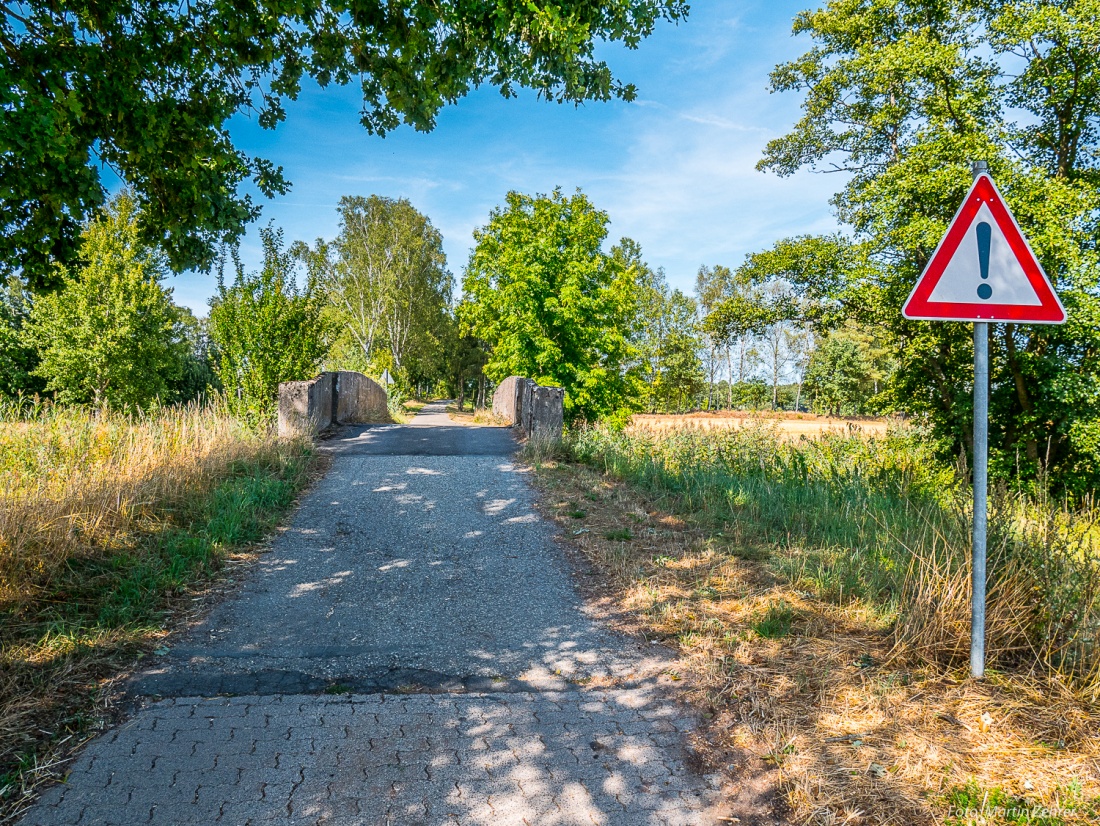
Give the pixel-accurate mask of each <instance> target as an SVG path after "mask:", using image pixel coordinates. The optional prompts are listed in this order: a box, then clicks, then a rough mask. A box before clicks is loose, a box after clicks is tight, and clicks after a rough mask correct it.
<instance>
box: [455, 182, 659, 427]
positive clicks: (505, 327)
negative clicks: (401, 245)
mask: <svg viewBox="0 0 1100 826" xmlns="http://www.w3.org/2000/svg"><path fill="white" fill-rule="evenodd" d="M506 204H507V205H506V207H505V208H497V209H494V210H493V212H492V214H491V215H490V218H489V223H488V224H487V225H486V226H485V227H482V228H481V229H478V230H476V231H475V232H474V240H475V242H476V245H475V247H474V250H473V251H472V252H471V254H470V261H469V263H468V264H467V266H466V273H465V276H464V278H463V282H462V288H463V293H464V300H463V303H462V305H461V307H460V310H461V315H460V321H461V323H462V329H463V331H464V332H467V333H470V334H472V335H474V336H476V337H477V338H479V339H481V340H483V341H485V342H486V343H487V344H488V345H489V347H490V355H489V360H488V362H487V364H486V366H485V373H486V375H487V376H489V378H490V379H492V380H493V381H494V382H500V381H501V380H503V379H504V378H506V377H507V376H510V375H519V376H527V377H528V378H532V379H534V380H535V381H537V382H539V383H540V384H544V385H557V386H560V387H563V388H564V389H565V415H566V418H567V420H569V421H577V420H588V421H593V420H596V419H599V418H601V417H604V416H607V415H609V414H612V413H614V412H615V411H617V410H621V409H624V408H629V407H633V406H634V405H635V404H636V402H637V399H638V398H639V397H640V396H641V392H642V391H641V388H640V386H639V385H640V382H639V380H638V378H637V376H636V375H635V374H634V372H632V371H630V370H628V367H629V366H630V365H631V363H632V362H633V361H634V359H635V348H634V346H633V345H632V342H631V338H632V336H633V333H634V330H635V327H636V324H637V317H638V313H639V306H638V299H639V291H638V288H637V279H638V268H637V267H636V266H633V265H629V264H627V263H625V261H624V260H623V259H622V257H621V256H618V255H608V254H606V253H604V252H603V250H602V249H601V245H602V244H603V241H604V239H605V238H606V236H607V223H608V217H607V213H605V212H601V211H599V210H597V209H596V208H595V207H593V206H592V204H591V203H590V202H589V201H588V199H587V198H586V197H585V196H584V195H583V194H582V193H581V192H579V191H578V192H577V193H576V194H575V195H573V196H572V197H568V198H567V197H566V196H564V195H563V194H562V192H561V190H554V192H553V193H552V194H551V195H549V196H546V195H537V196H534V197H532V196H529V195H521V194H520V193H518V192H510V193H508V197H507V202H506Z"/></svg>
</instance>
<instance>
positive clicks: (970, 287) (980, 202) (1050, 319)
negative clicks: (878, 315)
mask: <svg viewBox="0 0 1100 826" xmlns="http://www.w3.org/2000/svg"><path fill="white" fill-rule="evenodd" d="M901 314H902V315H903V316H905V317H906V318H913V319H929V320H937V321H1012V322H1023V323H1027V324H1062V323H1063V322H1065V320H1066V311H1065V309H1063V307H1062V302H1061V301H1059V300H1058V296H1057V295H1056V294H1055V293H1054V288H1053V287H1052V286H1051V283H1050V279H1048V278H1047V276H1046V273H1045V272H1043V268H1042V266H1041V265H1040V264H1039V260H1038V259H1037V258H1036V257H1035V253H1033V252H1032V251H1031V247H1029V246H1028V245H1027V241H1026V240H1024V236H1023V233H1022V232H1020V227H1019V226H1018V225H1017V224H1016V219H1015V218H1013V217H1012V214H1011V213H1010V212H1009V211H1008V207H1006V206H1005V202H1004V200H1003V199H1002V198H1001V193H1000V192H998V191H997V187H996V186H994V185H993V179H992V178H990V177H989V176H988V175H986V174H984V173H983V174H981V175H979V176H978V178H977V180H975V181H974V186H972V187H971V188H970V193H969V194H968V195H967V196H966V200H965V201H963V204H962V206H961V207H959V211H958V212H957V213H955V218H954V219H953V220H952V221H951V225H950V226H949V227H948V228H947V234H946V235H945V236H944V237H943V240H942V241H940V245H939V246H938V247H936V251H935V252H934V253H932V258H931V260H930V261H929V262H928V266H927V267H925V268H924V272H923V273H921V277H920V278H919V279H917V284H916V286H915V287H913V292H911V293H910V294H909V298H908V299H906V301H905V305H904V306H903V307H902V310H901Z"/></svg>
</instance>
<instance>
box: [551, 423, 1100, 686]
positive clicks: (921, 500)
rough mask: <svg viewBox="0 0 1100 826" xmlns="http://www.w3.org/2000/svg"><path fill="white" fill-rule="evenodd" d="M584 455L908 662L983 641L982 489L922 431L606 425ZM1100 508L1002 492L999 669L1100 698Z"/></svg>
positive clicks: (994, 649)
mask: <svg viewBox="0 0 1100 826" xmlns="http://www.w3.org/2000/svg"><path fill="white" fill-rule="evenodd" d="M567 448H568V450H569V451H570V454H571V455H572V456H573V457H574V458H576V459H578V460H580V461H582V462H586V463H589V464H595V465H597V466H599V467H601V468H602V469H603V470H604V471H605V472H607V473H610V474H612V475H613V476H617V477H619V478H622V479H625V480H627V481H630V482H632V483H633V484H636V485H639V486H641V487H643V488H645V489H647V490H649V491H651V492H655V493H659V494H661V495H664V496H667V497H672V498H675V499H676V500H677V502H678V503H679V504H678V506H679V507H681V508H685V509H687V510H690V511H693V512H695V513H697V514H700V515H702V516H705V517H707V518H709V519H710V521H711V522H712V524H714V525H715V526H717V527H718V529H719V530H720V531H721V534H722V535H723V536H724V537H725V538H727V539H729V540H730V543H731V544H733V545H737V546H739V547H742V548H744V547H748V546H753V545H757V546H764V547H767V548H779V549H781V551H782V553H779V554H776V555H775V556H774V558H773V560H772V564H773V566H774V567H775V568H776V569H777V570H778V571H779V572H780V573H782V574H783V575H784V576H785V577H787V578H788V579H789V580H791V581H792V582H794V583H796V584H799V585H801V586H802V587H805V588H806V589H807V590H810V591H812V592H813V593H815V594H817V595H819V596H821V597H823V598H825V599H827V600H829V601H832V602H834V603H837V604H844V603H846V602H850V601H853V600H855V601H860V602H862V603H864V604H865V605H866V606H867V608H868V609H869V610H872V611H874V612H876V613H877V614H878V615H879V616H880V617H881V619H882V621H883V623H884V624H886V625H889V626H890V627H892V628H893V630H894V634H895V636H896V638H897V642H898V648H897V651H898V655H899V656H916V657H919V658H924V659H926V660H929V661H939V662H946V663H958V662H961V661H963V660H965V659H966V658H967V657H968V654H969V646H970V620H969V617H970V573H969V572H970V547H971V538H970V510H971V505H970V502H971V493H970V488H969V486H968V485H967V484H965V482H964V481H962V480H961V478H960V474H959V473H958V472H957V470H956V469H955V468H952V467H947V466H944V465H943V464H942V463H940V462H939V461H937V460H936V458H935V455H934V452H933V449H932V446H931V444H930V442H929V441H928V440H927V439H926V438H924V437H923V436H922V435H921V433H920V432H919V431H918V430H916V429H913V428H906V429H899V430H893V431H890V432H888V433H887V434H886V435H884V436H875V437H867V436H866V435H862V434H861V435H847V434H841V433H833V434H823V435H822V436H821V437H820V438H817V439H813V440H809V439H800V440H797V441H792V440H789V439H786V438H784V437H783V435H782V434H781V433H780V432H779V430H778V429H777V428H776V427H775V426H774V425H769V424H767V423H761V424H760V425H759V426H756V427H750V428H746V429H741V430H727V431H723V432H710V433H700V432H697V431H690V430H689V431H679V432H673V433H669V434H651V433H637V432H635V433H623V432H615V431H611V430H607V429H603V428H593V429H589V430H583V431H580V432H579V433H577V434H574V435H573V436H572V438H571V440H570V441H569V442H567ZM1098 518H1100V509H1097V508H1095V507H1094V506H1093V504H1092V503H1091V502H1085V503H1083V504H1080V505H1078V506H1075V507H1071V506H1070V505H1069V504H1068V503H1067V502H1062V501H1056V500H1054V499H1052V498H1051V497H1050V496H1049V494H1045V493H1041V494H1038V495H1029V494H1024V493H1013V492H1010V491H1008V490H1006V489H1005V488H1003V487H998V488H995V489H994V491H993V495H992V497H991V512H990V519H989V524H990V547H989V562H988V572H989V593H988V632H987V633H988V642H987V651H988V654H989V657H990V660H991V663H992V664H993V665H994V666H998V667H1005V668H1013V669H1020V668H1023V669H1025V670H1040V671H1051V672H1057V673H1059V674H1061V675H1063V676H1065V677H1066V678H1068V679H1070V680H1072V681H1073V683H1074V684H1075V685H1077V686H1079V687H1080V689H1081V690H1082V691H1086V692H1088V693H1089V694H1090V695H1091V696H1092V697H1093V698H1094V699H1095V698H1100V528H1098V526H1097V519H1098Z"/></svg>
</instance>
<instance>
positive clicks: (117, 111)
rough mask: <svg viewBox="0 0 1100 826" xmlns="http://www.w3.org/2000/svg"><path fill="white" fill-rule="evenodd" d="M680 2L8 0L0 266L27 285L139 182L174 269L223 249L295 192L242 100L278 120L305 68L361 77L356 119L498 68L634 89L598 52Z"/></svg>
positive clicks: (565, 93) (604, 90)
mask: <svg viewBox="0 0 1100 826" xmlns="http://www.w3.org/2000/svg"><path fill="white" fill-rule="evenodd" d="M686 13H687V5H686V3H685V2H684V0H616V2H600V3H572V2H562V0H548V1H547V2H539V3H469V2H459V1H458V0H431V2H429V0H405V1H404V2H388V3H367V4H355V3H350V4H349V3H347V2H341V1H340V0H336V2H307V3H298V2H289V0H242V2H235V3H223V2H220V0H191V2H188V3H186V4H173V3H161V2H155V1H154V0H136V2H122V0H104V2H100V3H96V4H94V5H92V6H89V5H88V4H86V3H79V2H73V0H57V2H51V3H13V2H5V3H4V15H3V17H0V45H2V47H3V50H2V57H0V89H2V90H3V91H2V92H0V100H2V103H3V105H0V179H2V180H3V181H4V186H3V188H2V189H0V227H2V232H0V239H2V241H0V265H6V266H8V267H17V268H21V269H22V270H23V272H24V273H25V274H27V275H29V276H30V277H31V280H32V282H34V285H35V286H38V285H40V284H41V283H42V282H44V281H49V280H50V279H51V278H52V277H53V270H52V268H51V263H52V262H54V261H62V262H67V261H70V260H71V259H72V257H73V256H74V255H75V252H76V248H77V244H76V239H77V236H78V233H79V227H80V222H81V221H82V220H83V219H85V218H86V217H87V216H89V215H90V214H91V213H92V211H93V210H95V209H96V208H97V207H98V206H99V205H100V204H101V203H103V200H104V197H105V188H104V184H103V182H102V180H101V178H100V170H101V169H102V168H103V167H104V166H106V167H109V168H110V169H111V170H112V171H113V172H114V173H116V174H118V175H119V176H120V177H121V178H122V179H123V180H124V181H126V183H127V184H128V185H129V186H130V187H131V188H132V190H133V192H134V197H135V199H136V201H137V203H138V205H139V207H140V208H141V228H142V235H143V238H144V239H145V240H146V241H147V242H149V243H153V242H155V243H157V244H159V245H161V246H162V247H163V249H164V251H165V252H166V253H167V255H168V258H169V262H170V264H171V266H172V267H173V268H175V269H182V268H185V267H191V266H198V267H206V266H210V265H211V264H212V263H214V260H215V251H216V248H217V243H218V241H220V240H221V241H230V242H232V241H233V240H234V239H235V238H237V237H239V236H240V234H241V233H242V232H243V229H244V227H245V226H246V224H247V223H248V222H249V221H251V220H253V219H255V218H256V216H257V212H258V209H257V206H256V204H255V203H254V202H253V201H252V199H251V198H250V197H249V195H248V194H247V192H246V190H248V189H249V188H250V187H252V186H254V187H255V188H256V189H257V190H259V191H260V192H262V193H263V194H264V195H267V196H268V197H271V196H272V195H274V194H277V193H283V192H286V191H287V189H288V187H289V184H288V183H287V181H286V180H285V179H284V178H283V175H282V170H281V169H279V168H276V167H275V166H274V165H272V164H271V163H270V162H268V161H265V160H263V159H260V158H252V157H249V156H248V155H246V154H245V153H244V152H242V151H241V150H239V149H238V148H236V147H235V146H234V145H233V143H232V141H231V140H230V136H229V132H228V130H227V123H228V121H229V120H230V119H231V118H232V117H233V116H234V115H237V114H241V113H247V114H249V115H252V116H254V117H255V120H256V122H257V123H258V124H259V125H260V126H261V127H263V128H266V129H272V128H275V127H276V126H277V125H278V123H279V122H280V121H282V120H283V119H284V117H285V111H284V104H285V101H286V100H288V99H294V98H296V97H297V95H298V93H299V91H300V88H301V84H302V81H303V80H304V79H305V78H306V77H310V78H312V79H314V80H316V81H317V82H318V83H319V84H320V85H321V86H328V85H329V84H338V85H346V84H349V83H351V82H353V81H358V82H359V84H360V86H361V90H362V95H363V105H362V110H361V111H362V118H361V119H362V123H363V125H364V126H365V127H366V129H367V130H368V131H369V132H372V133H377V134H385V133H386V132H387V131H389V130H391V129H394V128H396V127H397V126H398V125H399V124H401V123H402V122H404V123H407V124H411V125H412V126H414V127H415V128H417V129H421V130H430V129H431V128H432V127H433V126H434V124H435V117H436V114H437V113H438V111H439V110H440V108H441V107H442V106H444V105H445V104H449V103H454V102H455V101H457V100H458V99H459V98H461V97H463V96H464V95H465V94H466V93H467V92H468V91H469V90H470V89H471V88H474V87H477V86H480V85H483V84H490V85H492V86H495V87H496V88H498V89H499V90H500V91H501V93H502V94H504V95H505V96H508V97H510V96H514V95H515V87H516V86H525V87H528V88H531V89H534V90H536V91H537V92H538V94H539V95H540V96H543V97H545V98H547V99H549V100H556V101H559V102H561V101H571V102H575V103H580V102H582V101H585V100H608V99H610V98H612V97H619V98H623V99H627V100H629V99H632V98H633V97H634V94H635V91H634V88H633V86H630V85H628V84H623V83H621V82H619V81H617V80H616V79H615V78H614V77H613V76H612V74H611V71H610V69H609V68H608V66H607V64H606V63H605V62H604V61H602V60H599V59H597V58H596V57H595V55H594V51H595V48H596V44H598V43H602V42H604V41H618V42H621V43H624V44H625V45H626V46H627V47H629V48H635V47H637V45H638V44H639V42H640V41H641V39H642V38H644V37H646V36H648V35H649V34H650V33H651V32H652V30H653V28H654V26H655V25H656V23H657V22H658V21H660V20H662V19H664V20H670V21H676V20H679V19H681V18H683V17H684V16H685V15H686Z"/></svg>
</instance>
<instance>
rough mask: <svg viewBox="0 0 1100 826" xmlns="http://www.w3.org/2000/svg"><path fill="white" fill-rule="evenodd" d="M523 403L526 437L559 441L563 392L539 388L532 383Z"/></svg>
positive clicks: (551, 388) (563, 405) (563, 404)
mask: <svg viewBox="0 0 1100 826" xmlns="http://www.w3.org/2000/svg"><path fill="white" fill-rule="evenodd" d="M532 385H533V386H532V387H531V388H530V392H529V394H528V395H529V398H528V399H525V401H524V417H525V419H526V420H527V422H528V426H527V435H528V437H530V438H532V439H560V438H561V431H562V424H563V418H564V415H565V391H564V390H563V389H562V388H560V387H539V386H537V385H535V384H534V382H532Z"/></svg>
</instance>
